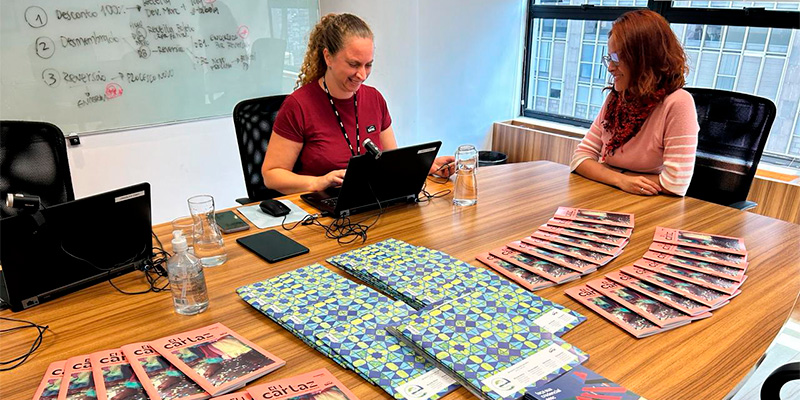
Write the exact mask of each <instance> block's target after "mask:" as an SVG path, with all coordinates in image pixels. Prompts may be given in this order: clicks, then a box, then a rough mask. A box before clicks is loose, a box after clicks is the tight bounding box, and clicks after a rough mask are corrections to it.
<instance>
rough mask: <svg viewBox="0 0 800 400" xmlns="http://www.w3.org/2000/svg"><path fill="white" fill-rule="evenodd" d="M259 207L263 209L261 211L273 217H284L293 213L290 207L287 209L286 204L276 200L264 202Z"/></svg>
mask: <svg viewBox="0 0 800 400" xmlns="http://www.w3.org/2000/svg"><path fill="white" fill-rule="evenodd" d="M258 206H259V207H261V211H263V212H265V213H267V214H269V215H272V216H273V217H282V216H284V215H286V214H289V212H290V211H291V210H289V207H286V204H283V203H281V202H280V201H278V200H274V199H267V200H264V201H262V202H261V204H259V205H258Z"/></svg>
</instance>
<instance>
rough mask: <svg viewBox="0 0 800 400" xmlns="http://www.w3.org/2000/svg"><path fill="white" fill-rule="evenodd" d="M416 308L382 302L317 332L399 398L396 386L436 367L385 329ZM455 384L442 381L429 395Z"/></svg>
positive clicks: (372, 379) (452, 388) (377, 383)
mask: <svg viewBox="0 0 800 400" xmlns="http://www.w3.org/2000/svg"><path fill="white" fill-rule="evenodd" d="M413 311H414V310H413V309H411V308H410V307H409V306H406V305H404V307H399V306H392V307H390V306H381V307H379V308H377V309H376V310H375V312H372V313H367V314H365V315H363V316H361V317H360V318H356V319H354V320H353V321H351V322H348V323H343V324H339V325H336V326H335V327H333V328H331V329H330V330H328V331H327V332H323V333H320V334H318V335H317V338H319V339H320V340H321V341H322V342H323V343H324V344H325V345H327V346H328V347H330V348H331V349H332V350H333V351H334V352H336V353H337V354H338V355H340V356H341V357H342V358H343V359H344V360H346V361H347V363H348V364H350V365H352V366H353V368H354V369H355V370H356V371H357V372H358V373H359V374H360V375H362V376H364V377H365V378H366V379H367V380H368V381H370V382H372V383H373V384H374V385H376V386H378V387H380V388H382V389H383V390H385V391H386V393H388V394H389V395H391V396H392V397H394V398H396V399H405V397H404V396H403V394H402V393H400V392H399V391H398V390H396V389H397V388H398V387H399V386H401V385H403V384H406V383H408V382H409V381H411V380H413V379H415V378H418V377H420V376H422V375H424V374H426V373H428V372H429V371H432V370H433V369H435V368H436V367H435V366H434V365H433V364H431V363H429V362H427V361H426V360H425V359H424V358H423V357H421V356H419V355H417V354H416V353H414V350H413V349H411V348H409V347H408V346H407V345H405V344H404V343H402V342H400V341H399V340H398V339H397V338H396V337H394V336H392V335H391V334H389V333H388V332H386V329H385V327H386V326H387V325H397V324H399V323H401V322H403V321H404V320H405V319H406V317H407V316H408V315H409V314H410V313H412V312H413ZM456 388H458V384H456V383H452V384H450V385H443V386H442V388H441V389H440V390H438V392H437V393H431V394H430V396H429V397H428V398H429V399H431V400H435V399H438V398H440V397H441V396H444V395H445V394H447V393H450V392H451V391H453V390H455V389H456Z"/></svg>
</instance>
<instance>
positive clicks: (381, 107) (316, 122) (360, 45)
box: [261, 14, 453, 194]
mask: <svg viewBox="0 0 800 400" xmlns="http://www.w3.org/2000/svg"><path fill="white" fill-rule="evenodd" d="M373 51H374V44H373V35H372V31H371V30H370V28H369V26H368V25H367V23H366V22H364V21H363V20H362V19H361V18H359V17H357V16H355V15H352V14H328V15H325V16H323V17H322V19H321V20H320V21H319V23H318V24H317V25H316V26H315V27H314V29H313V30H312V31H311V35H310V37H309V39H308V50H307V51H306V55H305V58H304V60H303V65H302V66H301V67H300V74H299V76H298V80H297V87H296V90H295V91H294V92H293V93H292V94H291V95H289V96H288V97H287V98H286V100H285V101H284V102H283V105H282V106H281V109H280V111H278V116H277V118H276V119H275V124H274V126H273V129H272V135H271V137H270V142H269V146H268V147H267V154H266V156H265V157H264V163H263V165H262V167H261V174H262V175H263V176H264V183H265V184H266V186H267V187H269V188H270V189H274V190H277V191H279V192H281V193H284V194H289V193H296V192H306V191H321V190H325V189H327V188H329V187H332V186H339V185H341V184H342V179H343V178H344V172H345V170H344V169H345V168H346V167H347V163H348V161H349V160H350V157H352V156H355V155H358V154H364V153H366V149H365V148H364V147H363V144H364V140H366V139H370V140H371V141H372V142H373V143H375V144H376V145H377V146H378V147H379V148H381V149H382V150H389V149H394V148H396V147H397V141H396V140H395V137H394V132H393V130H392V126H391V125H392V118H391V117H390V116H389V110H388V107H387V106H386V101H385V100H384V98H383V96H382V95H381V94H380V92H378V91H377V90H376V89H375V88H373V87H371V86H367V85H364V84H363V83H364V81H365V80H366V79H367V78H368V77H369V74H370V73H371V72H372V63H373ZM452 160H453V157H452V156H445V157H438V158H437V159H436V160H435V161H434V163H433V167H431V172H436V170H438V168H439V167H441V166H443V165H446V164H447V163H448V162H451V161H452ZM436 173H437V174H440V175H442V174H443V175H444V176H449V175H450V173H452V167H451V168H446V169H444V170H442V171H438V172H436Z"/></svg>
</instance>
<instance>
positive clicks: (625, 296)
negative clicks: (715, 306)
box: [586, 278, 692, 328]
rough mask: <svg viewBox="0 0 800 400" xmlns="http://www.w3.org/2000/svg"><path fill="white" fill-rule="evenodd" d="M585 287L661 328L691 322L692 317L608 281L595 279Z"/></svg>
mask: <svg viewBox="0 0 800 400" xmlns="http://www.w3.org/2000/svg"><path fill="white" fill-rule="evenodd" d="M586 285H588V286H589V287H590V288H592V289H594V290H596V291H598V292H600V293H602V294H604V295H606V296H608V297H609V298H610V299H611V300H614V301H616V302H617V303H619V304H622V305H623V306H625V307H627V308H628V309H630V310H633V312H635V313H637V314H639V315H641V316H643V317H645V318H647V320H648V321H650V322H652V323H654V324H656V325H658V326H660V327H662V328H673V327H677V326H681V325H686V324H688V323H690V322H692V317H690V316H689V315H688V314H685V313H683V312H681V311H679V310H677V309H675V308H672V307H670V306H668V305H666V304H663V303H661V302H659V301H657V300H654V299H652V298H650V297H647V296H645V295H643V294H641V293H639V292H637V291H635V290H633V289H631V288H628V287H625V286H622V285H620V284H618V283H616V282H614V281H612V280H610V279H606V278H601V279H595V280H592V281H589V282H586Z"/></svg>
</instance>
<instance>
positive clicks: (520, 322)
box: [396, 296, 588, 400]
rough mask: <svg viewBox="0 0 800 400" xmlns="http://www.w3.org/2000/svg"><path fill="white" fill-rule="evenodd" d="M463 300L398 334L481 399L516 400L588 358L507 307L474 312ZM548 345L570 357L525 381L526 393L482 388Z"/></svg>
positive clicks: (493, 306)
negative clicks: (449, 372)
mask: <svg viewBox="0 0 800 400" xmlns="http://www.w3.org/2000/svg"><path fill="white" fill-rule="evenodd" d="M466 297H470V296H466ZM462 300H465V301H462ZM466 300H467V299H466V298H462V299H458V300H455V301H451V302H449V303H445V304H442V305H440V306H437V307H435V308H434V309H432V310H430V311H429V312H425V313H421V314H418V315H415V316H412V317H410V318H409V320H408V321H407V323H406V324H404V325H400V326H398V327H396V330H397V332H398V333H399V334H400V335H401V336H402V337H403V338H404V339H405V340H407V341H408V342H409V343H410V344H412V345H413V346H414V347H415V349H416V350H417V351H421V352H424V353H425V354H426V355H427V357H428V358H429V359H432V360H435V361H436V362H437V364H439V365H440V367H442V368H446V369H448V370H450V371H451V372H452V373H455V374H457V375H458V376H459V378H460V379H459V381H460V383H462V384H463V385H464V386H465V387H467V388H468V389H470V391H472V392H473V394H475V395H477V396H479V397H482V398H485V399H492V400H507V399H517V398H520V397H522V396H523V395H524V394H525V391H526V390H527V389H532V388H533V387H534V386H535V385H536V384H537V383H543V382H548V381H550V380H551V379H553V378H555V377H557V376H559V375H561V374H563V373H564V372H566V371H569V370H571V369H572V368H573V367H574V366H575V365H578V364H581V363H583V362H584V361H585V360H586V359H588V354H586V353H584V352H583V351H581V350H579V349H577V348H575V347H573V346H572V345H570V344H569V343H567V342H565V341H564V340H563V339H561V338H559V337H558V336H556V335H555V334H552V333H550V332H548V331H546V330H544V329H543V328H541V327H539V326H537V325H535V324H528V323H527V321H526V319H525V317H523V316H521V315H520V314H517V313H515V312H513V311H512V310H510V307H508V308H507V307H505V306H504V305H503V304H502V302H497V303H494V304H490V303H487V304H486V305H484V306H483V307H482V308H477V307H475V306H474V304H473V303H472V302H471V301H466ZM551 345H554V346H557V347H560V348H561V349H563V350H564V351H565V352H568V353H569V354H571V355H569V357H568V358H567V359H563V360H562V362H558V363H557V367H555V368H549V369H548V370H545V373H544V374H543V376H541V377H539V379H536V380H535V381H533V382H526V383H525V387H524V388H522V389H519V390H518V391H516V392H513V393H508V394H505V395H501V394H500V393H498V392H496V391H495V390H493V389H492V388H490V387H489V386H487V385H486V384H485V381H484V380H485V379H487V378H489V377H492V376H494V375H495V374H497V373H499V372H501V371H504V370H506V369H508V368H510V367H512V366H514V365H515V364H517V363H519V362H520V361H522V360H524V359H526V358H528V357H531V356H533V355H534V354H536V353H538V352H539V351H541V350H544V349H547V348H549V347H550V346H551ZM540 355H541V354H540Z"/></svg>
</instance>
